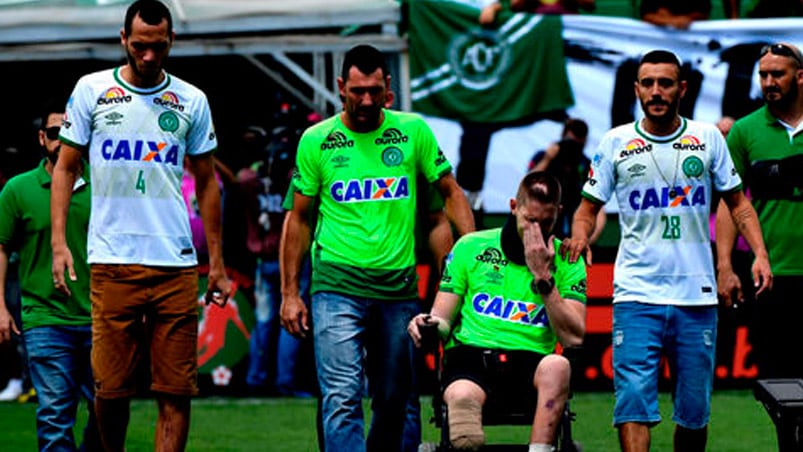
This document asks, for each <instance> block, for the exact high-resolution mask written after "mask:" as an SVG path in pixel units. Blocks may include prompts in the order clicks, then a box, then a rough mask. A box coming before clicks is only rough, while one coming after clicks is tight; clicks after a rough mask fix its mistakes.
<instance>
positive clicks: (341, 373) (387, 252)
mask: <svg viewBox="0 0 803 452" xmlns="http://www.w3.org/2000/svg"><path fill="white" fill-rule="evenodd" d="M338 87H339V89H340V94H341V96H342V98H343V100H344V110H343V112H341V113H340V114H338V115H336V116H333V117H331V118H329V119H327V120H325V121H322V122H320V123H318V124H316V125H314V126H312V127H310V128H309V129H307V131H306V132H305V133H304V135H303V136H302V138H301V142H300V144H299V148H298V156H297V159H296V166H297V172H296V174H295V176H294V181H293V184H294V187H295V189H296V193H294V200H293V210H291V211H289V212H288V214H287V218H286V220H285V223H284V229H283V232H282V243H281V246H280V262H281V278H282V308H281V317H282V325H283V326H284V327H285V328H286V329H287V330H288V331H289V332H290V333H292V334H295V335H299V336H304V335H306V334H307V332H308V328H309V323H310V322H309V319H308V312H307V308H306V307H305V305H304V303H303V301H302V300H301V298H300V297H299V289H298V287H299V285H298V280H299V275H300V269H301V263H302V260H303V256H304V254H305V252H306V251H307V250H310V251H311V256H312V265H313V271H312V287H311V293H312V304H311V311H312V320H313V322H312V324H313V326H314V332H313V333H314V334H313V339H314V342H315V356H316V364H317V371H318V382H319V384H320V387H321V392H322V404H323V425H324V442H325V447H326V449H327V450H333V451H337V450H348V451H356V452H359V451H363V450H366V446H367V449H368V450H383V451H398V450H400V449H401V447H402V427H403V424H404V418H405V406H406V403H407V400H408V398H409V393H410V390H411V389H412V383H411V381H412V366H410V363H411V356H412V353H413V346H412V342H411V341H410V340H409V338H408V337H407V336H406V335H405V333H404V325H405V324H406V323H407V321H408V320H409V319H410V318H411V317H412V316H413V315H415V314H416V313H417V312H418V297H417V290H416V275H415V258H414V241H415V240H414V226H415V206H416V198H417V188H416V184H415V180H416V176H417V175H418V174H423V175H424V176H425V177H426V179H427V181H428V182H430V183H434V185H435V186H436V187H437V188H438V190H439V191H440V192H441V194H442V195H443V198H444V201H445V206H446V212H447V215H448V216H449V218H450V220H451V221H452V223H454V224H455V226H456V227H457V230H458V232H459V233H461V234H462V233H466V232H468V231H471V230H473V229H474V224H473V220H472V217H471V212H470V210H469V208H468V203H467V201H466V198H465V195H464V194H463V192H462V190H461V189H460V187H459V186H458V185H457V183H456V181H455V179H454V177H453V176H452V174H451V170H452V167H451V165H450V164H449V162H448V160H447V159H446V157H445V156H444V155H443V153H442V152H440V149H439V148H438V144H437V141H436V140H435V137H434V135H433V133H432V131H431V130H430V129H429V127H428V126H427V125H426V123H425V122H424V121H423V120H422V119H421V118H420V117H419V116H418V115H414V114H410V113H402V112H397V111H393V110H389V109H386V108H383V107H384V104H385V102H386V96H387V92H388V90H389V88H390V74H389V73H388V70H387V66H386V63H385V57H384V55H383V54H382V53H381V52H379V51H378V50H377V49H375V48H373V47H371V46H366V45H360V46H356V47H354V48H352V49H351V50H349V51H348V52H347V53H346V55H345V58H344V62H343V70H342V73H341V77H339V78H338ZM315 197H319V198H320V211H319V212H320V213H319V215H318V220H317V224H316V227H315V234H314V237H312V234H311V229H310V226H309V216H308V215H307V212H308V210H309V209H310V207H311V204H312V200H313V198H315ZM311 239H312V240H311ZM310 242H312V243H310ZM366 373H367V375H368V379H369V381H370V385H371V390H372V398H373V400H372V409H373V417H372V425H371V429H370V432H369V434H368V440H367V444H366V441H365V440H364V427H363V422H364V421H363V415H362V405H361V399H362V394H363V388H364V384H363V383H364V382H363V376H364V375H365V374H366Z"/></svg>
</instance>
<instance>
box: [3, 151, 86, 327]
mask: <svg viewBox="0 0 803 452" xmlns="http://www.w3.org/2000/svg"><path fill="white" fill-rule="evenodd" d="M88 170H89V169H88V166H87V165H84V173H83V174H84V176H83V178H80V179H79V180H78V181H77V182H76V186H75V188H74V190H73V195H72V199H71V201H70V210H69V214H68V216H67V245H68V246H69V248H70V251H71V252H72V256H73V262H74V264H75V273H76V276H77V278H78V279H77V280H76V281H70V280H69V279H68V280H67V284H68V286H69V287H70V291H71V292H72V295H71V296H70V297H67V296H66V295H64V294H62V293H61V292H59V291H57V290H56V289H55V288H54V287H53V269H52V268H53V252H52V249H51V247H50V225H51V223H50V183H51V177H50V175H49V174H48V173H47V171H46V170H45V161H44V160H42V162H41V163H40V164H39V166H38V167H37V168H35V169H33V170H31V171H28V172H25V173H22V174H19V175H17V176H16V177H14V178H12V179H11V180H9V181H8V183H7V184H6V185H5V187H4V188H3V190H2V192H0V243H2V244H3V246H4V247H5V248H6V251H7V252H10V251H13V250H19V255H20V262H19V280H20V289H21V292H22V327H23V329H25V330H28V329H30V328H34V327H39V326H60V325H64V326H77V325H89V324H91V323H92V319H91V317H90V302H89V265H88V264H87V256H86V253H87V246H86V240H87V228H88V226H89V211H90V205H91V196H90V190H89V177H88V174H89V173H88Z"/></svg>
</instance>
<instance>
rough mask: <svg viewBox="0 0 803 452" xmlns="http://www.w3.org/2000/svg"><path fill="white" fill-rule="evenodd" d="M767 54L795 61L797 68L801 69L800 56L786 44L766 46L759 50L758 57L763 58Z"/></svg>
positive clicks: (802, 64) (802, 63) (801, 61)
mask: <svg viewBox="0 0 803 452" xmlns="http://www.w3.org/2000/svg"><path fill="white" fill-rule="evenodd" d="M767 53H772V54H773V55H778V56H784V57H787V58H791V59H793V60H795V62H796V63H797V66H798V67H803V60H801V59H800V54H799V53H798V52H796V51H795V50H794V49H793V48H791V47H789V46H788V45H786V44H767V45H765V46H764V47H762V48H761V53H760V55H759V56H762V57H763V56H764V55H766V54H767Z"/></svg>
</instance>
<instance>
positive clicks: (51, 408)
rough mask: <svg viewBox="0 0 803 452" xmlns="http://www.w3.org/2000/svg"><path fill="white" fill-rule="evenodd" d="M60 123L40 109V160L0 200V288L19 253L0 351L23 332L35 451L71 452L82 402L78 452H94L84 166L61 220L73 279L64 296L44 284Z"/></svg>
mask: <svg viewBox="0 0 803 452" xmlns="http://www.w3.org/2000/svg"><path fill="white" fill-rule="evenodd" d="M63 117H64V104H63V103H58V104H57V103H55V102H54V103H51V104H49V105H48V106H47V107H46V108H45V109H44V111H43V115H42V118H41V128H40V130H39V143H40V144H41V145H42V149H43V151H44V154H45V155H44V158H43V159H42V162H41V163H40V164H39V166H38V167H37V168H35V169H33V170H31V171H28V172H26V173H23V174H20V175H19V176H16V177H14V178H13V179H11V180H9V181H8V184H7V185H6V186H5V187H4V188H3V191H2V192H0V287H3V286H4V285H5V278H6V271H7V268H8V266H7V264H8V255H9V254H10V251H11V250H19V253H20V265H19V278H20V288H21V291H22V325H17V324H16V323H15V322H14V320H13V319H12V318H11V316H10V315H9V312H8V310H7V309H6V300H5V299H4V293H3V291H1V290H0V343H2V342H5V341H8V340H10V339H11V333H15V334H20V329H22V330H23V332H22V336H23V340H24V341H25V345H26V348H27V350H28V364H29V368H30V373H31V381H32V383H33V386H34V388H35V389H36V393H37V396H38V398H39V407H38V408H37V410H36V432H37V438H38V442H39V450H47V451H49V450H59V451H65V450H77V449H76V445H75V439H74V436H73V426H74V425H75V413H76V410H77V408H78V402H79V401H80V398H81V396H84V397H85V398H86V399H87V400H88V402H89V403H88V408H89V420H88V422H87V425H86V429H85V430H84V434H83V438H84V440H83V447H84V448H86V450H99V448H100V437H99V435H98V431H97V426H96V424H95V416H94V409H93V405H92V401H93V399H94V391H93V388H94V382H93V379H92V369H91V367H90V363H89V358H90V351H91V348H92V330H91V323H92V318H91V317H90V302H89V265H87V263H86V250H87V246H86V241H87V227H88V224H89V210H90V207H89V206H90V190H89V177H88V176H89V174H88V173H87V172H86V164H83V165H82V166H81V170H80V176H79V178H78V179H77V180H76V183H75V184H74V186H73V196H72V199H71V201H70V213H69V215H68V217H67V236H66V238H67V242H68V243H69V245H70V247H71V248H72V249H73V250H75V273H76V275H78V276H79V279H78V281H76V282H75V284H73V285H72V293H71V294H70V295H66V294H63V293H61V292H60V291H58V290H56V288H55V287H54V286H53V283H52V282H51V279H52V274H51V267H52V258H51V250H50V245H49V244H50V183H51V177H52V174H53V165H54V164H55V162H56V159H57V157H58V152H59V145H60V143H59V140H58V136H59V129H60V128H61V121H62V118H63Z"/></svg>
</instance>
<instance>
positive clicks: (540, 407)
mask: <svg viewBox="0 0 803 452" xmlns="http://www.w3.org/2000/svg"><path fill="white" fill-rule="evenodd" d="M560 197H561V188H560V184H559V182H558V181H557V179H555V178H554V177H552V176H549V175H547V174H545V173H543V172H533V173H529V174H527V175H526V176H525V177H524V179H523V180H522V181H521V183H520V184H519V189H518V192H517V194H516V198H515V199H511V200H510V210H511V216H510V218H509V219H508V221H507V222H506V223H505V225H504V226H503V227H502V228H498V229H491V230H486V231H481V232H476V233H473V234H469V235H467V236H465V237H463V238H461V239H460V240H458V242H457V244H455V247H454V249H453V250H452V253H451V255H450V257H449V259H448V260H447V264H446V270H445V272H444V274H443V277H442V278H441V285H440V289H439V291H438V294H437V296H436V298H435V303H434V305H433V307H432V311H431V312H430V313H429V314H419V315H417V316H415V317H414V318H413V319H412V320H411V321H410V323H409V324H408V332H409V334H410V336H411V337H412V338H413V340H414V341H415V343H416V344H419V343H420V341H421V333H420V329H419V328H420V327H421V326H422V325H425V324H432V323H436V324H437V327H438V332H439V333H440V336H441V337H443V338H447V343H446V352H445V355H444V375H443V380H444V381H443V384H444V385H445V387H446V390H445V392H444V395H443V399H444V402H445V403H446V405H447V407H448V410H449V416H448V417H449V436H450V441H451V442H452V445H453V446H454V447H455V448H457V449H466V450H476V449H477V448H479V447H481V446H482V445H483V443H484V442H485V435H484V433H483V430H482V417H481V413H482V406H483V405H484V404H485V402H486V401H487V400H491V399H494V398H495V396H496V394H497V393H499V392H501V391H503V388H502V387H500V386H498V385H497V384H495V383H501V384H502V385H504V386H505V387H506V389H504V390H505V392H507V393H510V392H511V390H510V387H511V386H513V385H518V386H517V387H516V389H515V390H513V391H516V392H517V393H521V394H522V396H524V395H527V394H528V393H529V395H530V396H532V393H533V391H537V393H538V398H537V405H536V408H535V416H534V420H533V425H532V430H531V432H530V440H529V444H530V451H531V452H534V451H535V452H537V451H549V450H552V446H551V444H552V442H553V440H554V437H555V430H556V427H557V425H558V423H559V419H560V416H561V413H562V412H563V406H564V404H565V403H566V399H567V398H568V395H569V376H570V368H569V362H568V360H566V358H564V357H562V356H560V355H556V354H554V352H555V346H556V344H557V342H558V341H560V343H561V345H563V346H564V347H567V346H574V345H579V344H580V343H582V341H583V335H584V334H585V312H586V307H585V301H586V295H585V290H586V270H585V264H584V263H583V262H582V261H577V262H574V263H569V261H568V260H567V259H565V258H561V257H560V256H559V255H556V253H555V250H556V249H558V248H559V246H560V241H558V240H556V239H555V237H554V236H553V235H551V232H552V229H553V227H554V226H555V222H556V219H557V217H558V214H559V213H560V208H561V207H560ZM489 357H491V359H489ZM500 366H501V367H504V368H505V369H506V370H507V371H508V372H510V373H508V374H507V378H505V379H504V381H500V380H497V377H498V375H496V374H495V373H496V372H497V371H498V370H499V369H500Z"/></svg>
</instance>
